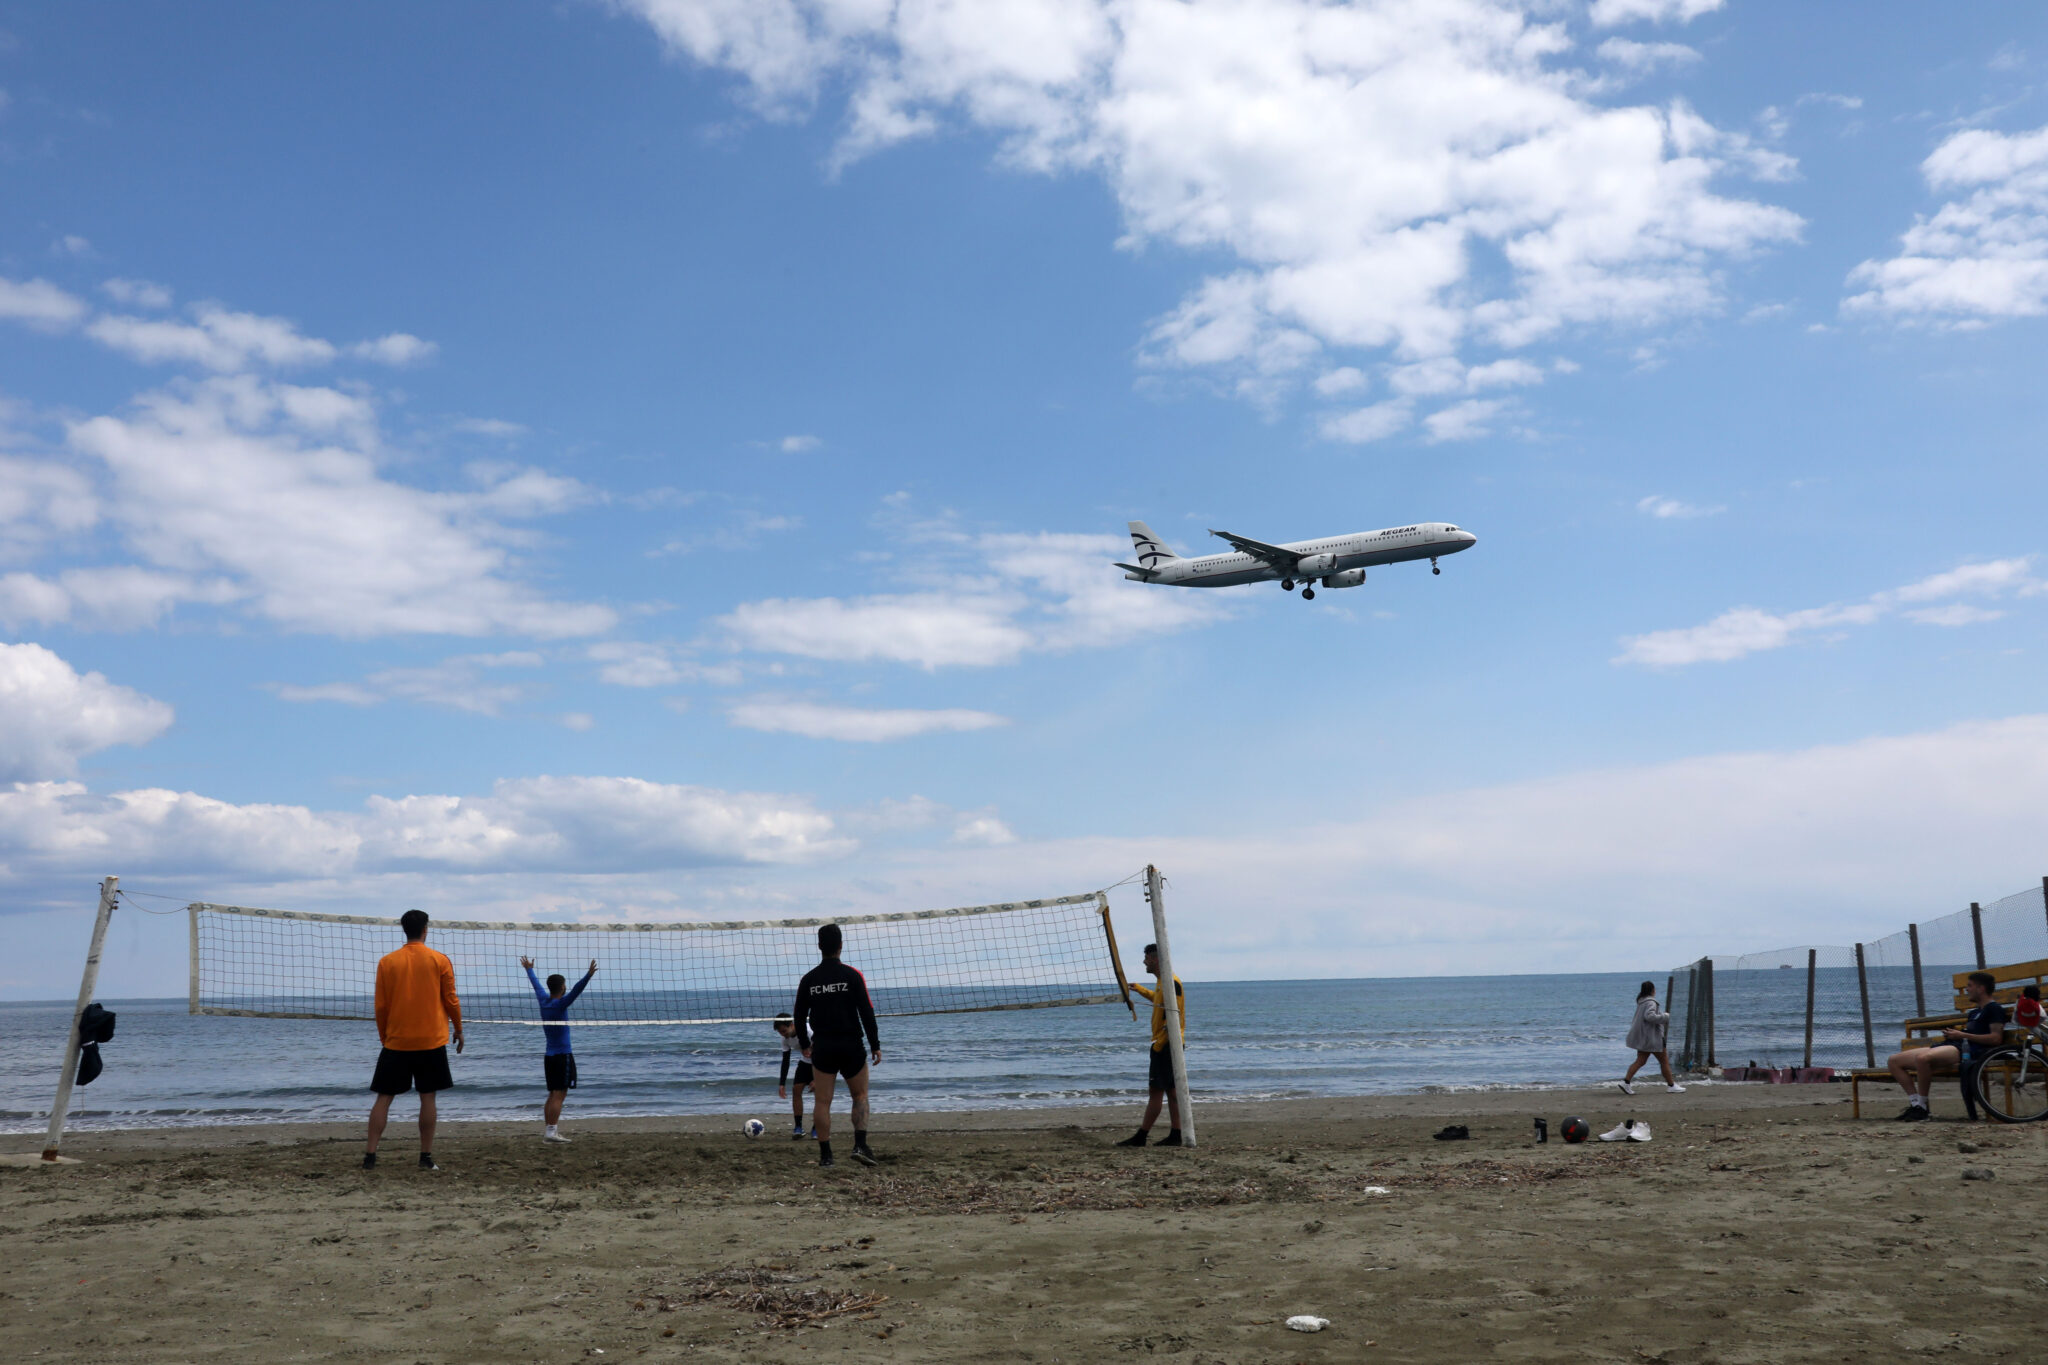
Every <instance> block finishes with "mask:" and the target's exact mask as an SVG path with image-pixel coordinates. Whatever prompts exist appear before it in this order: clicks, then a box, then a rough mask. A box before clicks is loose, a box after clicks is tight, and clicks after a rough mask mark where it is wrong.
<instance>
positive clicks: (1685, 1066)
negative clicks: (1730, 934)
mask: <svg viewBox="0 0 2048 1365" xmlns="http://www.w3.org/2000/svg"><path fill="white" fill-rule="evenodd" d="M1699 1031H1700V964H1699V963H1697V962H1695V963H1693V964H1692V966H1690V967H1688V968H1686V969H1685V1051H1684V1052H1683V1053H1681V1054H1680V1055H1679V1058H1678V1065H1679V1067H1680V1068H1681V1069H1682V1070H1685V1071H1690V1070H1692V1068H1693V1063H1694V1062H1695V1061H1696V1060H1697V1059H1696V1057H1695V1056H1694V1053H1695V1052H1696V1051H1697V1049H1696V1048H1694V1046H1693V1039H1695V1038H1697V1037H1698V1036H1699Z"/></svg>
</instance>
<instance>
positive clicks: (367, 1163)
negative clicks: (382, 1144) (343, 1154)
mask: <svg viewBox="0 0 2048 1365" xmlns="http://www.w3.org/2000/svg"><path fill="white" fill-rule="evenodd" d="M363 1169H364V1170H366V1171H374V1170H376V1169H377V1154H376V1153H375V1152H364V1153H363Z"/></svg>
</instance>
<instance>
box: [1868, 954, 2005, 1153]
mask: <svg viewBox="0 0 2048 1365" xmlns="http://www.w3.org/2000/svg"><path fill="white" fill-rule="evenodd" d="M1997 985H1998V978H1997V977H1995V976H1993V975H1992V974H1991V973H1989V972H1971V973H1970V977H1969V980H1967V981H1966V982H1964V983H1963V997H1964V998H1965V999H1967V1000H1968V1001H1969V1002H1970V1013H1969V1016H1968V1017H1967V1018H1965V1019H1964V1020H1963V1026H1962V1027H1961V1028H1945V1029H1943V1030H1942V1031H1941V1036H1942V1037H1943V1038H1945V1039H1947V1041H1946V1042H1941V1043H1936V1044H1935V1045H1934V1046H1932V1047H1915V1048H1908V1049H1907V1050H1906V1051H1904V1052H1894V1053H1893V1054H1892V1055H1891V1056H1890V1057H1889V1058H1888V1059H1887V1060H1886V1061H1885V1066H1886V1068H1887V1069H1888V1070H1890V1072H1891V1073H1892V1079H1893V1080H1895V1081H1897V1082H1898V1083H1899V1088H1900V1089H1901V1090H1904V1091H1905V1092H1906V1109H1905V1112H1904V1113H1902V1114H1900V1115H1899V1117H1900V1118H1901V1119H1903V1120H1905V1121H1906V1122H1908V1123H1912V1122H1916V1121H1918V1120H1921V1119H1926V1118H1930V1117H1932V1115H1930V1114H1929V1113H1928V1112H1927V1091H1928V1089H1929V1087H1930V1086H1932V1084H1933V1082H1934V1069H1935V1068H1936V1067H1938V1066H1951V1065H1952V1066H1954V1067H1955V1068H1956V1073H1957V1075H1958V1076H1959V1077H1960V1078H1961V1080H1962V1083H1963V1108H1965V1109H1966V1110H1968V1111H1969V1114H1970V1117H1971V1118H1973V1119H1974V1118H1976V1117H1977V1086H1976V1082H1977V1067H1978V1065H1979V1064H1980V1063H1982V1062H1983V1060H1984V1058H1985V1057H1986V1055H1988V1054H1989V1053H1990V1051H1991V1049H1993V1048H1995V1047H1997V1046H1998V1045H1999V1044H2000V1043H2002V1042H2004V1041H2005V1020H2006V1014H2005V1006H2003V1005H2001V1004H1999V1003H1998V1002H1997V1001H1996V1000H1993V999H1992V998H1991V992H1992V991H1993V989H1995V988H1996V987H1997Z"/></svg>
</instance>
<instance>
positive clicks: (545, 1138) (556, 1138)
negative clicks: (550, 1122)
mask: <svg viewBox="0 0 2048 1365" xmlns="http://www.w3.org/2000/svg"><path fill="white" fill-rule="evenodd" d="M568 1140H569V1139H567V1138H565V1137H563V1136H562V1135H561V1134H560V1133H545V1134H543V1135H542V1136H541V1141H542V1142H567V1141H568Z"/></svg>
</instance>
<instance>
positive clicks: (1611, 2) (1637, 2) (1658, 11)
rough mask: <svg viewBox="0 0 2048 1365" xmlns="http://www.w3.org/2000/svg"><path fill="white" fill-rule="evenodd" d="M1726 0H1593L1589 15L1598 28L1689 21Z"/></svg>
mask: <svg viewBox="0 0 2048 1365" xmlns="http://www.w3.org/2000/svg"><path fill="white" fill-rule="evenodd" d="M1726 3H1727V0H1593V8H1592V10H1591V11H1590V12H1589V17H1590V18H1591V19H1592V21H1593V23H1594V24H1595V25H1596V26H1598V27H1600V28H1613V27H1614V26H1615V25H1617V24H1673V23H1676V24H1689V23H1691V22H1692V21H1693V20H1695V19H1697V18H1699V17H1700V16H1701V15H1702V14H1711V13H1713V12H1714V11H1715V10H1717V9H1719V8H1721V6H1722V5H1724V4H1726Z"/></svg>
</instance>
